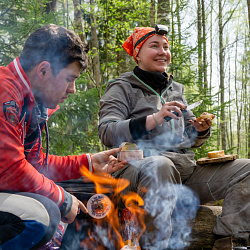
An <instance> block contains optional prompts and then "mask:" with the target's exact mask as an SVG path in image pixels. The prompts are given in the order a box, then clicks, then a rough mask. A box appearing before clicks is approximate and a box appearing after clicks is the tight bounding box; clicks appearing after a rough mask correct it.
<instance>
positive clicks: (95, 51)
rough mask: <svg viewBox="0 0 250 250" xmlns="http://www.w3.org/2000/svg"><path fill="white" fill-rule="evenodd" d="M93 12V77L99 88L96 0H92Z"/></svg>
mask: <svg viewBox="0 0 250 250" xmlns="http://www.w3.org/2000/svg"><path fill="white" fill-rule="evenodd" d="M90 5H91V13H90V22H91V41H92V55H93V58H92V70H93V79H94V83H95V86H96V87H97V88H99V87H100V85H101V72H100V59H99V49H98V48H99V45H98V37H97V32H96V29H97V28H96V17H95V7H96V5H95V0H90Z"/></svg>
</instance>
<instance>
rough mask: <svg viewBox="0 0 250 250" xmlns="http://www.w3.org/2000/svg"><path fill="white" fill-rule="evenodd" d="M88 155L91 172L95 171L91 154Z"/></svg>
mask: <svg viewBox="0 0 250 250" xmlns="http://www.w3.org/2000/svg"><path fill="white" fill-rule="evenodd" d="M86 156H87V159H88V163H89V172H90V173H93V172H94V168H93V164H92V157H91V154H86Z"/></svg>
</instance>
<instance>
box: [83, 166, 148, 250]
mask: <svg viewBox="0 0 250 250" xmlns="http://www.w3.org/2000/svg"><path fill="white" fill-rule="evenodd" d="M81 174H82V176H85V177H87V179H88V180H90V181H92V182H94V184H95V187H96V193H97V194H96V195H95V196H93V197H91V199H90V201H89V202H88V205H87V208H88V211H89V214H90V215H91V216H92V217H93V220H95V223H96V227H95V232H93V231H91V230H89V232H88V235H89V238H90V239H91V241H92V242H95V244H96V242H97V241H98V242H99V243H100V249H104V248H102V247H101V246H103V247H108V248H112V247H113V248H115V249H137V250H138V249H140V246H139V239H140V237H141V235H142V233H143V232H144V230H145V228H146V226H145V223H144V214H145V210H144V209H143V205H144V202H143V200H142V198H141V197H140V196H139V195H138V194H136V193H133V192H129V193H126V194H122V191H123V190H124V189H125V188H126V187H127V186H128V185H129V181H128V180H125V179H115V178H113V177H112V176H111V175H109V174H106V173H95V174H92V173H90V172H89V171H88V170H87V169H86V168H85V167H82V168H81ZM105 194H111V196H110V195H109V197H110V199H109V198H108V197H107V196H106V195H105ZM118 195H119V198H118ZM121 200H122V201H123V203H124V205H125V207H126V208H125V209H123V210H122V212H121V213H120V212H119V210H118V201H121ZM105 229H106V231H105Z"/></svg>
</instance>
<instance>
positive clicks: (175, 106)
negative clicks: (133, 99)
mask: <svg viewBox="0 0 250 250" xmlns="http://www.w3.org/2000/svg"><path fill="white" fill-rule="evenodd" d="M185 107H186V106H185V105H184V104H182V103H180V102H177V101H172V102H166V103H165V104H164V105H163V106H162V108H161V109H160V110H159V111H158V112H157V113H155V114H152V115H148V116H147V121H146V129H147V131H150V130H151V129H153V128H155V127H156V126H157V125H161V124H163V123H164V122H165V119H164V118H165V117H167V116H169V117H171V118H173V119H175V120H177V119H178V117H179V116H182V112H181V111H182V110H184V109H185ZM174 111H176V112H177V113H178V116H176V115H175V114H174V113H173V112H174Z"/></svg>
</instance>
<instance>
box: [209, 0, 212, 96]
mask: <svg viewBox="0 0 250 250" xmlns="http://www.w3.org/2000/svg"><path fill="white" fill-rule="evenodd" d="M210 4H211V17H210V82H209V95H211V93H212V79H213V0H211V2H210Z"/></svg>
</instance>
